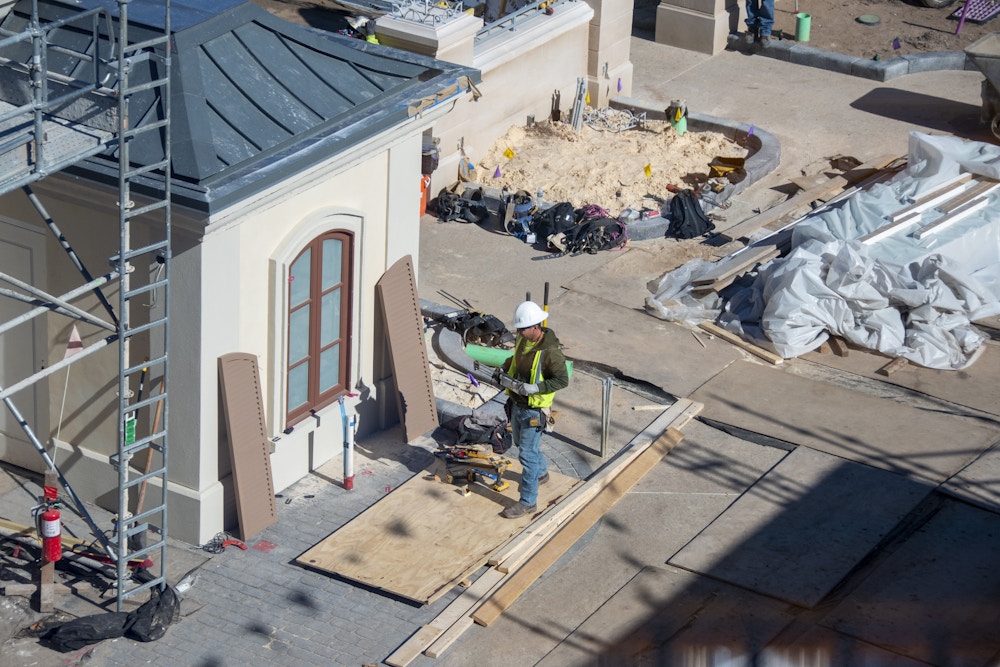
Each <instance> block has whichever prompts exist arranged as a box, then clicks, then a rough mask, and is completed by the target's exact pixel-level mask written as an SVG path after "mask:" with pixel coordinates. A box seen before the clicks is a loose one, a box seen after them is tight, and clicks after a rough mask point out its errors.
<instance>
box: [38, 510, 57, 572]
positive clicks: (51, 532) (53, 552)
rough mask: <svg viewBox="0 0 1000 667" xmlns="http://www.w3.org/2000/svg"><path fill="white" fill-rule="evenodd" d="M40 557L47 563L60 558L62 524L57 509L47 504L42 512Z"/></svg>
mask: <svg viewBox="0 0 1000 667" xmlns="http://www.w3.org/2000/svg"><path fill="white" fill-rule="evenodd" d="M41 533H42V558H44V559H45V562H47V563H55V562H56V561H57V560H59V559H60V558H62V526H61V525H60V521H59V510H58V509H57V508H55V507H53V506H51V505H49V506H48V507H47V508H46V510H45V511H44V512H42V529H41Z"/></svg>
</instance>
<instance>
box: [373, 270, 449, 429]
mask: <svg viewBox="0 0 1000 667" xmlns="http://www.w3.org/2000/svg"><path fill="white" fill-rule="evenodd" d="M375 295H376V298H378V301H379V304H380V306H381V308H382V319H383V321H384V322H385V328H386V337H387V338H388V342H389V358H390V361H391V363H392V374H393V377H394V378H395V380H396V401H397V404H398V407H399V414H400V419H401V420H402V422H403V432H404V434H405V435H404V437H405V438H406V441H407V442H413V440H414V439H415V438H418V437H420V436H421V435H424V434H425V433H427V432H428V431H432V430H433V429H435V428H437V426H438V416H437V406H436V405H435V403H434V386H433V384H432V382H431V371H430V361H429V360H428V358H427V346H426V344H425V343H424V333H423V332H424V328H423V326H422V320H421V317H420V299H419V298H418V296H417V284H416V279H415V277H414V273H413V259H412V258H411V257H410V256H409V255H407V256H406V257H403V258H402V259H400V260H399V261H398V262H396V263H395V264H393V265H392V267H390V268H389V270H388V271H386V272H385V273H384V274H383V275H382V277H381V278H380V279H379V281H378V283H377V284H376V285H375Z"/></svg>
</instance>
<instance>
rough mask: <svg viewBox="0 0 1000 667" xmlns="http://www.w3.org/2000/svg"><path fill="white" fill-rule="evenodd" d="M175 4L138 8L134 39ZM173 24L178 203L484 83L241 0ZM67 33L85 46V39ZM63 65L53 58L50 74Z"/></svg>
mask: <svg viewBox="0 0 1000 667" xmlns="http://www.w3.org/2000/svg"><path fill="white" fill-rule="evenodd" d="M40 4H42V3H40ZM21 5H22V6H23V5H24V3H23V2H22V3H21ZM45 5H46V9H45V13H46V14H47V15H49V16H60V15H63V14H64V13H65V12H67V11H80V10H81V9H87V8H90V7H94V6H101V7H106V8H109V9H113V11H112V13H113V14H115V15H116V14H117V2H115V0H79V1H77V2H66V1H65V0H47V2H46V3H45ZM28 6H30V3H29V5H28ZM163 6H164V2H163V0H133V1H132V2H131V3H130V4H129V6H128V11H129V25H130V35H132V37H133V39H142V38H143V34H142V33H143V24H148V25H150V26H152V27H154V28H155V27H157V26H159V29H160V31H161V34H162V17H163ZM40 11H41V10H40ZM12 21H13V22H14V23H16V22H17V21H21V22H23V21H24V17H23V16H21V17H18V16H16V15H12V16H11V17H9V18H8V19H7V21H5V23H4V27H11V28H12V29H19V28H17V27H16V25H13V24H11V22H12ZM171 27H172V30H173V32H174V51H173V53H174V60H173V70H172V83H173V89H172V108H171V114H172V117H171V125H172V150H173V155H172V158H173V170H174V182H175V185H174V193H175V200H176V201H178V203H182V204H185V205H188V206H192V207H194V208H197V209H200V210H204V211H209V212H211V211H215V210H219V209H221V208H224V207H225V206H228V205H230V204H232V203H234V202H237V201H239V200H241V199H244V198H246V197H247V196H250V195H252V194H254V193H255V192H259V191H261V190H264V189H266V188H268V187H270V186H272V185H273V184H274V183H276V182H278V181H281V180H284V179H285V178H287V177H288V176H290V175H292V174H294V173H297V172H299V171H301V170H303V169H306V168H308V167H310V166H312V165H314V164H316V163H318V162H320V161H322V160H325V159H328V158H329V157H330V156H332V155H335V154H338V153H339V152H341V151H346V150H350V149H351V148H352V147H354V146H357V145H358V144H360V143H362V142H364V141H365V140H366V139H368V138H370V137H372V136H375V135H377V134H379V133H382V132H384V131H385V130H387V129H389V128H391V127H393V126H394V125H396V124H398V123H400V122H402V121H404V120H406V119H407V118H408V117H409V115H410V112H409V111H408V107H410V106H411V105H412V104H414V103H415V102H416V101H418V100H420V99H422V98H425V97H427V96H429V95H435V94H438V93H440V92H441V91H442V90H444V89H446V88H448V87H449V86H451V85H453V84H455V83H456V81H463V78H462V77H468V79H469V80H470V81H471V82H473V83H478V82H479V80H480V75H479V72H478V70H475V69H472V68H467V67H463V66H459V65H454V64H451V63H445V62H442V61H439V60H434V59H432V58H428V57H425V56H420V55H417V54H412V53H408V52H404V51H400V50H396V49H391V48H388V47H384V46H380V45H376V44H369V43H367V42H364V41H361V40H357V39H351V38H348V37H343V36H340V35H335V34H332V33H327V32H323V31H319V30H314V29H311V28H307V27H304V26H300V25H296V24H292V23H289V22H287V21H283V20H281V19H278V18H277V17H275V16H273V15H271V14H269V13H268V12H266V11H264V10H263V9H261V8H260V7H257V6H256V5H253V4H251V3H249V2H241V1H238V0H199V2H198V3H197V6H196V5H195V4H194V2H193V0H188V2H186V3H185V2H180V3H179V2H177V1H176V0H174V1H173V2H171ZM64 38H65V39H66V43H67V44H71V43H72V44H73V46H74V47H76V48H80V47H81V46H83V45H81V44H80V43H79V41H80V39H81V36H80V35H73V34H66V35H65V36H64ZM59 66H60V63H59V60H58V58H55V59H50V67H52V68H53V69H57V70H58V68H59ZM155 67H156V63H155V62H154V61H150V62H148V63H142V64H141V65H140V66H139V67H136V68H135V69H134V70H133V74H132V77H133V80H132V83H139V82H140V81H141V79H142V77H143V76H145V77H147V78H152V76H153V75H154V68H155ZM65 73H66V74H72V72H70V71H67V72H65ZM135 106H138V107H139V108H140V109H146V110H147V111H148V113H147V114H146V117H145V118H144V120H143V122H153V121H154V120H155V119H156V118H157V117H158V116H159V110H158V109H156V108H153V106H152V100H151V99H150V100H147V101H146V102H145V104H143V103H140V104H138V105H134V106H133V109H135ZM133 113H134V111H133ZM162 155H163V146H162V142H160V141H157V140H153V139H152V138H151V139H150V140H148V141H146V143H139V142H136V143H134V144H133V146H132V156H133V159H134V160H135V161H138V162H139V163H152V162H155V161H156V160H157V159H160V158H162ZM68 171H70V172H72V173H74V174H77V175H81V176H84V177H88V178H99V179H101V180H105V181H110V180H112V176H115V175H116V170H115V168H114V164H113V163H112V162H111V161H110V160H107V159H103V160H102V159H101V158H99V157H98V158H91V159H89V160H88V161H86V162H84V163H81V164H79V165H77V166H74V167H71V168H69V169H68ZM115 179H116V176H115ZM114 182H117V181H116V180H115V181H114ZM151 185H153V183H151Z"/></svg>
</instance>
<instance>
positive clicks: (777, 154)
mask: <svg viewBox="0 0 1000 667" xmlns="http://www.w3.org/2000/svg"><path fill="white" fill-rule="evenodd" d="M610 105H611V106H612V107H615V108H618V109H629V110H631V111H633V112H635V111H639V112H645V114H646V117H647V118H649V119H650V120H662V121H666V120H667V116H666V109H665V108H658V107H654V106H653V105H652V104H651V103H650V102H646V101H643V100H637V99H634V98H631V97H615V98H613V99H612V100H611V102H610ZM687 119H688V120H687V123H688V124H687V127H688V130H689V131H691V132H718V133H719V134H721V135H723V136H724V137H726V138H727V139H729V140H730V141H732V142H734V143H736V144H739V145H741V146H743V147H745V148H746V149H748V150H749V151H750V153H749V155H748V156H747V158H746V161H745V162H744V165H743V168H744V169H745V170H746V172H747V176H746V178H744V179H743V180H742V181H740V182H739V183H730V184H729V185H727V186H726V187H725V188H723V190H722V192H720V193H718V194H712V195H702V200H703V201H705V202H706V203H707V204H709V206H711V207H713V208H714V207H715V206H718V205H720V204H722V203H723V202H725V201H726V200H727V199H729V198H731V197H733V196H734V195H736V194H737V193H739V192H742V191H743V190H745V189H746V188H747V187H749V186H751V185H753V184H754V183H756V182H757V181H759V180H760V179H761V178H763V177H764V176H766V175H767V174H769V173H771V172H772V171H774V170H775V169H777V168H778V163H779V162H781V142H779V141H778V138H777V137H775V136H774V135H773V134H771V133H770V132H768V131H767V130H762V129H760V128H759V127H756V126H754V125H750V124H748V123H743V122H740V121H734V120H729V119H727V118H719V117H717V116H710V115H708V114H699V113H695V112H693V111H688V116H687ZM669 226H670V221H669V220H667V219H666V218H664V217H657V218H649V219H648V220H637V221H635V222H632V223H629V226H628V237H629V239H631V240H634V241H646V240H649V239H654V238H661V237H663V236H665V235H666V233H667V227H669Z"/></svg>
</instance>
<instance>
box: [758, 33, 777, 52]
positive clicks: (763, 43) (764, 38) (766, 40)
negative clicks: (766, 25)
mask: <svg viewBox="0 0 1000 667" xmlns="http://www.w3.org/2000/svg"><path fill="white" fill-rule="evenodd" d="M772 40H774V37H772V36H771V34H770V33H768V34H766V35H760V36H759V37H757V45H758V46H759V47H760V48H762V49H766V48H767V47H769V46H770V45H771V41H772Z"/></svg>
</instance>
